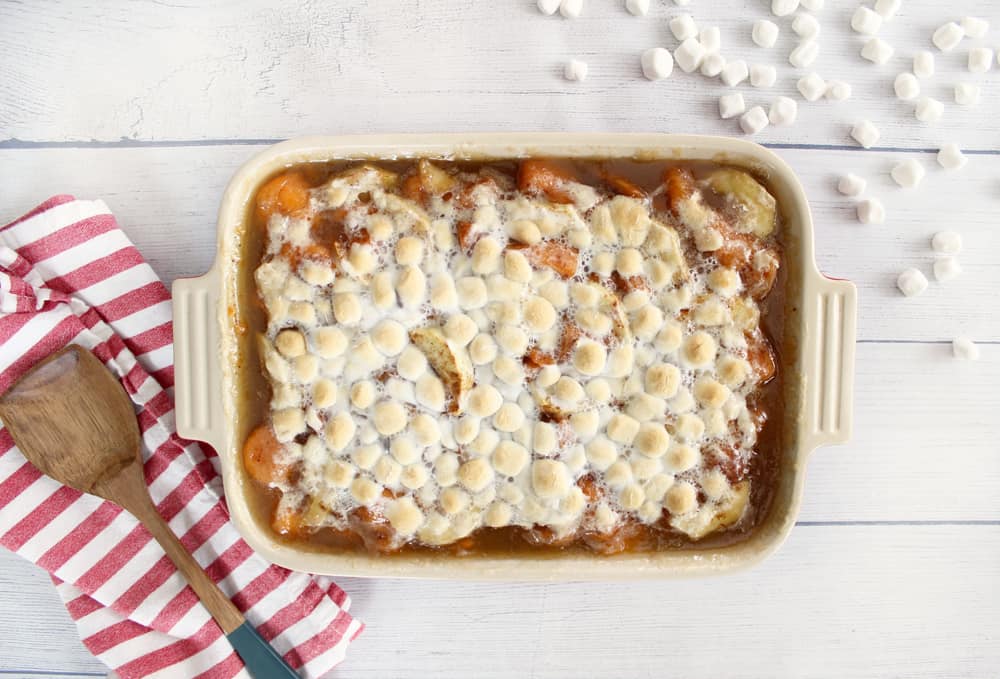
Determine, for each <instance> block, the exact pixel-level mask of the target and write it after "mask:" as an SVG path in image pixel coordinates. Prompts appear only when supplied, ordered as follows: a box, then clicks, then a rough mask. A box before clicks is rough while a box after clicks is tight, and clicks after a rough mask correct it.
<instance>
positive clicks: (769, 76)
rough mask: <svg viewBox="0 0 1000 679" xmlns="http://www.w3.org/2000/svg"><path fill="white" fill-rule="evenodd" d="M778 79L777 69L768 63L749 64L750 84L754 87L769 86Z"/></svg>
mask: <svg viewBox="0 0 1000 679" xmlns="http://www.w3.org/2000/svg"><path fill="white" fill-rule="evenodd" d="M777 79H778V71H777V70H775V68H774V66H770V65H768V64H753V65H752V66H750V84H751V85H753V86H754V87H771V86H773V85H774V83H775V81H776V80H777Z"/></svg>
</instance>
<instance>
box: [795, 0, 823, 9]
mask: <svg viewBox="0 0 1000 679" xmlns="http://www.w3.org/2000/svg"><path fill="white" fill-rule="evenodd" d="M800 2H801V3H802V6H803V7H805V8H806V9H807V10H809V11H810V12H820V11H822V9H823V6H824V5H825V4H826V0H800Z"/></svg>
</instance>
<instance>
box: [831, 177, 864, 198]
mask: <svg viewBox="0 0 1000 679" xmlns="http://www.w3.org/2000/svg"><path fill="white" fill-rule="evenodd" d="M867 186H868V182H866V181H865V180H864V178H863V177H859V176H858V175H856V174H852V173H850V172H848V173H847V174H845V175H844V176H842V177H841V178H840V181H838V182H837V190H838V191H840V192H841V193H842V194H844V195H845V196H850V197H851V198H854V197H856V196H860V195H861V194H862V193H864V192H865V187H867Z"/></svg>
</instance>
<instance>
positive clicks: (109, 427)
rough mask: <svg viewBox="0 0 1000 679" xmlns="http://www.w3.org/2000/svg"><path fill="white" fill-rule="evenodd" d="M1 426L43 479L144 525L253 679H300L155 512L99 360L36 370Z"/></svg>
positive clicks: (134, 426)
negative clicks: (100, 500)
mask: <svg viewBox="0 0 1000 679" xmlns="http://www.w3.org/2000/svg"><path fill="white" fill-rule="evenodd" d="M0 420H3V424H4V425H5V426H6V427H7V429H8V430H9V431H10V433H11V436H13V438H14V442H15V443H16V444H17V447H18V448H20V449H21V452H22V453H24V456H25V457H26V458H28V460H29V461H30V462H31V463H32V464H34V465H35V466H36V467H38V468H39V469H40V470H41V471H42V472H44V473H45V474H48V475H49V476H51V477H52V478H54V479H55V480H56V481H59V482H60V483H63V484H65V485H67V486H70V487H71V488H75V489H77V490H79V491H82V492H84V493H92V494H93V495H97V496H99V497H102V498H104V499H105V500H110V501H111V502H114V503H115V504H116V505H119V506H120V507H122V508H124V509H126V510H127V511H129V512H131V513H132V515H133V516H135V518H137V519H138V520H139V521H140V522H142V524H143V525H144V526H145V527H146V529H147V530H149V532H150V533H151V534H152V535H153V537H154V538H156V541H157V542H159V543H160V546H161V547H163V551H165V552H166V553H167V556H169V557H170V559H171V560H172V561H173V562H174V565H175V566H177V570H178V571H180V573H181V575H183V576H184V577H185V578H186V579H187V581H188V584H190V585H191V588H192V589H193V590H194V591H195V593H196V594H197V595H198V597H199V598H200V599H201V602H202V603H203V604H204V605H205V608H207V609H208V611H209V612H210V613H211V614H212V617H213V618H215V621H216V622H217V623H219V626H220V627H221V628H222V631H223V632H225V633H226V636H227V637H229V641H230V642H231V643H232V644H233V648H235V649H236V652H237V653H239V655H240V657H241V658H242V659H243V662H244V663H245V664H246V666H247V669H248V670H249V671H250V673H251V674H252V675H253V676H254V677H258V678H259V679H286V678H289V677H297V676H298V675H297V674H296V673H295V671H294V670H292V668H291V667H289V666H288V665H287V664H286V663H285V661H284V660H282V659H281V656H279V655H278V653H277V652H276V651H275V650H274V649H273V648H271V646H270V645H269V644H268V643H267V642H266V641H264V639H262V638H261V637H260V635H259V634H257V630H255V629H254V628H253V627H252V626H251V625H250V623H249V622H247V621H246V619H245V618H244V617H243V614H242V613H240V612H239V610H237V608H236V606H234V605H233V603H232V602H231V601H230V600H229V599H228V598H226V595H225V594H223V593H222V592H221V591H220V590H219V588H218V587H216V586H215V583H213V582H212V580H211V579H210V578H209V577H208V576H207V575H206V574H205V571H204V570H202V568H201V566H199V565H198V562H197V561H195V560H194V558H193V557H192V556H191V555H190V554H189V553H188V551H187V550H186V549H185V548H184V546H183V545H182V544H181V543H180V541H179V540H178V539H177V536H175V535H174V534H173V532H172V531H171V530H170V527H169V526H167V523H166V521H164V520H163V517H161V516H160V515H159V513H158V512H157V511H156V508H155V507H154V506H153V502H152V500H151V499H150V497H149V491H148V490H147V488H146V481H145V479H144V477H143V470H142V460H141V457H140V455H139V442H140V437H139V426H138V423H137V422H136V418H135V410H134V409H133V405H132V401H131V399H130V398H129V397H128V394H126V393H125V390H124V389H123V388H122V386H121V384H119V382H118V380H117V379H115V377H114V376H113V375H112V374H111V373H110V372H108V371H107V369H105V367H104V366H103V365H102V364H101V362H100V361H99V360H97V358H96V357H95V356H94V355H93V354H92V353H90V352H89V351H87V350H86V349H84V348H83V347H79V346H76V345H73V346H69V347H66V348H65V349H63V350H61V351H59V352H57V353H55V354H53V355H52V356H50V357H49V358H47V359H45V360H44V361H42V362H41V363H39V364H38V365H36V366H35V367H34V368H32V370H31V371H30V372H28V373H27V374H25V375H24V376H22V377H21V379H20V380H18V381H17V382H16V383H15V384H14V385H13V386H12V387H11V388H10V389H9V390H8V391H7V393H5V394H4V395H3V396H0Z"/></svg>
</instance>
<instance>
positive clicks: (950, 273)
mask: <svg viewBox="0 0 1000 679" xmlns="http://www.w3.org/2000/svg"><path fill="white" fill-rule="evenodd" d="M961 275H962V265H961V264H959V263H958V260H957V259H955V258H954V257H945V258H944V259H939V260H937V261H936V262H934V279H935V280H936V281H937V282H938V283H944V282H945V281H950V280H952V279H955V278H958V277H959V276H961Z"/></svg>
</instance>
